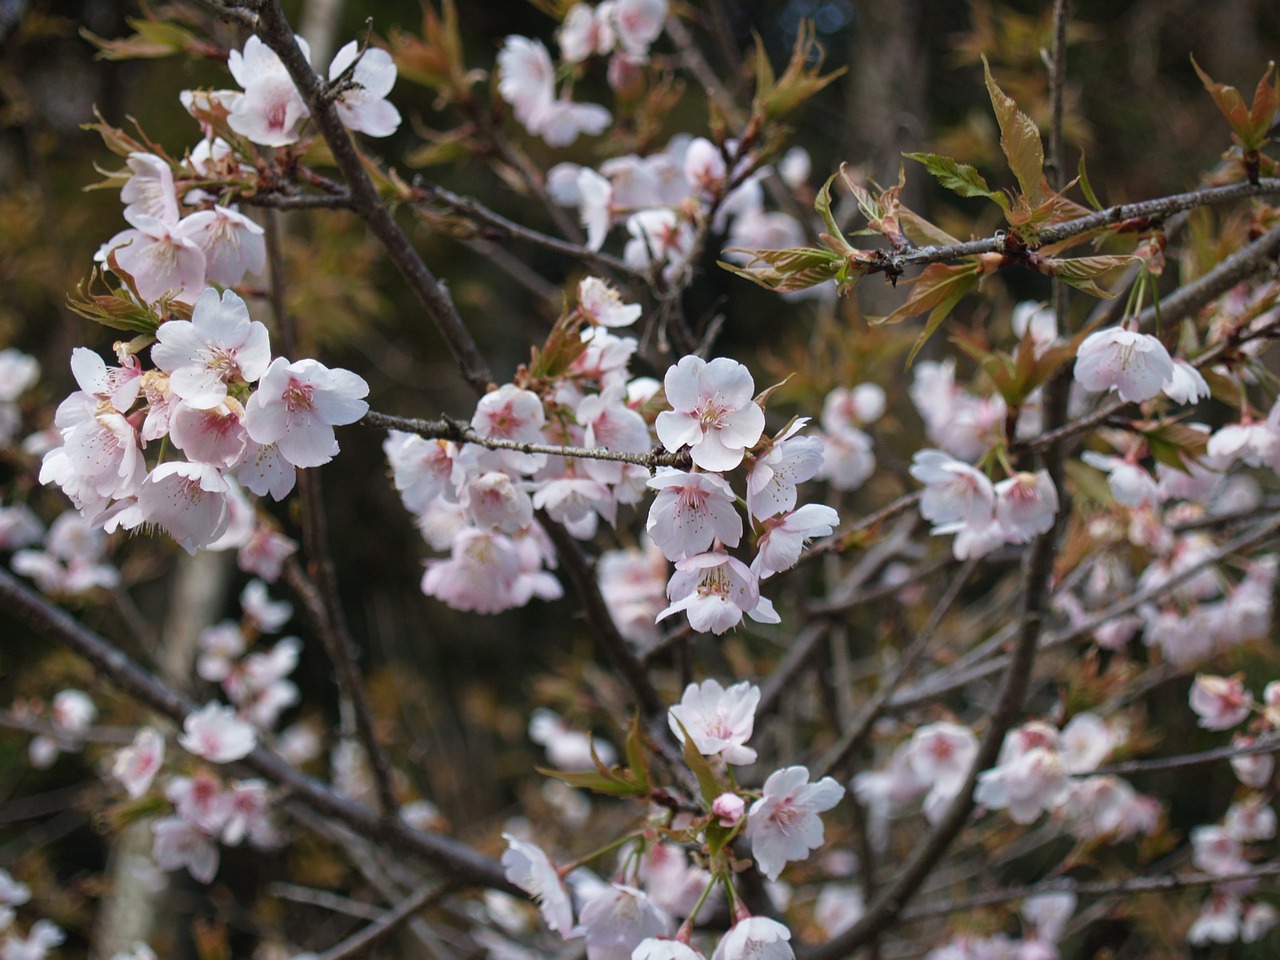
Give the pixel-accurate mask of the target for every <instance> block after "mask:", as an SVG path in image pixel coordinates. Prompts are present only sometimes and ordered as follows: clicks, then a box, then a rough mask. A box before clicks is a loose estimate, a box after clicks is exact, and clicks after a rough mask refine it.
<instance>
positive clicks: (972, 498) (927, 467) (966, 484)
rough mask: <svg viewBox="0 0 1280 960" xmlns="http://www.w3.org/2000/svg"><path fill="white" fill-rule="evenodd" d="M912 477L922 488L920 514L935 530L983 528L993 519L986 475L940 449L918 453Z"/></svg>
mask: <svg viewBox="0 0 1280 960" xmlns="http://www.w3.org/2000/svg"><path fill="white" fill-rule="evenodd" d="M911 476H913V477H915V479H917V480H919V481H920V482H921V483H923V484H924V485H925V489H924V495H923V496H922V497H921V500H920V515H921V516H923V517H924V518H925V519H926V520H929V521H931V522H932V523H933V524H934V525H935V532H937V531H936V527H941V526H944V525H947V524H952V523H963V524H966V525H972V526H985V525H987V524H989V523H990V522H991V520H992V518H993V517H994V516H995V502H996V496H995V488H994V486H992V483H991V481H990V480H988V479H987V475H986V474H985V473H983V472H982V471H981V470H978V469H976V468H974V467H972V466H970V465H969V464H967V463H965V462H963V461H961V460H957V459H955V458H954V457H952V456H951V455H950V454H947V453H943V452H942V451H941V450H918V451H916V453H915V456H913V457H912V458H911Z"/></svg>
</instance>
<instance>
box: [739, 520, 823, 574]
mask: <svg viewBox="0 0 1280 960" xmlns="http://www.w3.org/2000/svg"><path fill="white" fill-rule="evenodd" d="M839 522H840V515H839V514H837V513H836V511H835V510H834V509H833V508H831V507H828V506H826V505H825V504H821V503H806V504H805V505H804V506H802V507H800V508H799V509H797V510H792V511H791V512H790V513H787V514H783V515H782V516H779V517H771V518H769V519H768V520H765V521H764V523H763V524H762V527H763V528H764V530H763V533H761V534H760V539H759V540H758V541H757V543H756V548H757V551H758V552H757V553H756V558H755V560H753V561H752V562H751V569H752V570H754V571H755V572H756V575H757V576H758V577H760V579H761V580H764V579H766V578H768V577H771V576H773V575H774V574H775V573H780V572H781V571H783V570H790V569H791V568H792V567H794V566H795V565H796V564H797V563H798V562H799V560H800V552H801V551H802V550H803V549H804V545H805V544H806V543H808V542H809V541H810V540H812V539H813V538H814V537H824V536H826V535H827V534H829V533H831V532H832V531H833V530H834V529H835V527H836V524H838V523H839Z"/></svg>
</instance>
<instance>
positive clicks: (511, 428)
mask: <svg viewBox="0 0 1280 960" xmlns="http://www.w3.org/2000/svg"><path fill="white" fill-rule="evenodd" d="M544 423H546V414H545V413H544V412H543V409H542V401H541V400H540V399H539V398H538V395H537V394H536V393H533V392H532V391H530V390H521V389H520V388H519V387H516V386H514V385H513V384H510V383H508V384H506V385H505V386H502V387H499V388H498V389H497V390H493V391H491V392H489V393H486V394H485V395H484V396H483V397H481V398H480V402H479V403H478V404H476V412H475V415H474V416H472V418H471V428H472V429H473V430H475V431H476V433H478V434H480V436H482V437H493V438H495V439H499V440H514V441H516V442H519V443H541V442H542V441H543V437H542V427H543V424H544ZM494 456H495V457H496V458H497V459H498V461H499V462H501V463H503V464H506V465H507V466H508V467H510V468H511V469H512V470H515V471H517V472H520V473H532V472H533V471H534V470H537V469H538V468H539V467H542V466H543V465H544V464H545V463H546V462H547V458H546V454H541V453H536V454H535V453H520V452H519V451H516V450H499V451H495V452H494Z"/></svg>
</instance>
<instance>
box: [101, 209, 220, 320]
mask: <svg viewBox="0 0 1280 960" xmlns="http://www.w3.org/2000/svg"><path fill="white" fill-rule="evenodd" d="M129 222H130V224H132V226H133V229H131V230H124V231H122V232H120V233H117V234H116V235H115V236H114V237H112V238H111V239H110V240H108V241H107V242H106V243H105V244H103V246H102V249H101V250H100V251H99V252H98V257H97V259H99V260H100V261H102V262H104V263H105V262H108V259H107V258H108V254H109V253H114V254H115V259H116V263H118V264H119V265H120V269H121V270H123V271H125V272H126V273H128V274H129V275H130V276H131V277H133V281H134V284H135V286H136V287H137V290H138V296H139V297H140V298H141V299H142V300H143V301H145V302H146V303H152V302H154V301H156V300H159V299H160V298H161V297H163V296H165V295H168V296H170V297H172V298H173V299H175V300H181V301H182V302H183V303H192V302H194V301H195V298H196V297H197V296H198V295H199V294H200V292H201V291H203V290H204V289H205V288H206V287H208V283H207V282H206V281H205V267H206V261H205V255H204V251H203V250H201V249H200V247H199V245H198V244H197V243H196V242H195V241H194V240H192V239H190V238H189V237H187V236H186V234H185V233H184V232H183V229H182V226H181V224H168V223H165V222H164V221H163V220H157V219H156V218H155V217H149V216H147V215H145V214H141V213H139V214H134V215H133V217H132V219H130V220H129Z"/></svg>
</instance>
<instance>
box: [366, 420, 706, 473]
mask: <svg viewBox="0 0 1280 960" xmlns="http://www.w3.org/2000/svg"><path fill="white" fill-rule="evenodd" d="M360 422H361V423H363V424H364V425H366V426H369V427H377V428H380V429H387V430H403V431H404V432H405V433H416V434H417V435H418V436H420V437H426V438H427V439H428V440H452V441H453V442H454V443H473V444H475V445H476V446H479V447H485V448H487V449H489V450H516V451H519V452H520V453H543V454H547V455H548V456H553V457H572V458H574V459H579V460H609V461H612V462H614V463H632V464H635V465H636V466H640V467H645V468H647V469H649V470H654V469H656V468H658V467H675V468H676V469H679V470H689V469H690V468H691V467H692V465H693V461H692V459H691V458H690V456H689V451H688V450H679V451H677V452H675V453H668V452H667V451H665V450H654V451H651V452H649V453H623V452H619V451H617V450H605V449H604V448H602V447H565V446H559V445H557V444H548V443H525V442H523V441H520V440H506V439H503V438H501V437H486V436H482V435H481V434H479V433H477V432H476V431H475V430H474V429H472V428H471V426H470V425H468V424H466V423H464V422H463V421H461V420H454V419H452V418H449V417H446V418H445V419H443V420H417V419H413V418H410V417H395V416H392V415H390V414H386V413H378V412H376V411H372V410H371V411H370V412H369V413H367V414H365V416H364V419H363V420H361V421H360Z"/></svg>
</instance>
